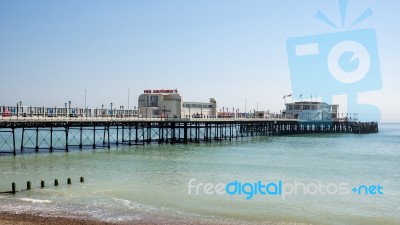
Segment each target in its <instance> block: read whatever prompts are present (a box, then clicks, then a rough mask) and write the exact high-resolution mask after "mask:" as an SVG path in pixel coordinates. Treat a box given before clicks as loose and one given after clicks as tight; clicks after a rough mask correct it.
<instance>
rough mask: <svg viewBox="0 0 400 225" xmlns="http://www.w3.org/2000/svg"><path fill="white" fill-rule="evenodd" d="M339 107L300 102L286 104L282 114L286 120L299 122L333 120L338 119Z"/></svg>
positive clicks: (313, 102) (323, 103)
mask: <svg viewBox="0 0 400 225" xmlns="http://www.w3.org/2000/svg"><path fill="white" fill-rule="evenodd" d="M338 110H339V105H330V104H328V103H325V102H315V101H310V102H307V101H301V102H294V103H286V109H285V110H284V111H283V112H282V113H283V114H284V116H285V117H287V118H295V119H299V120H319V121H325V120H335V119H337V118H338Z"/></svg>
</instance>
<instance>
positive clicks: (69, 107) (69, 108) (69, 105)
mask: <svg viewBox="0 0 400 225" xmlns="http://www.w3.org/2000/svg"><path fill="white" fill-rule="evenodd" d="M68 116H69V117H71V101H68Z"/></svg>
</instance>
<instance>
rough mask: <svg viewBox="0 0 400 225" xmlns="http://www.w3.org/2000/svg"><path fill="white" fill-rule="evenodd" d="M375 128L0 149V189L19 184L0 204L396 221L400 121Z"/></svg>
mask: <svg viewBox="0 0 400 225" xmlns="http://www.w3.org/2000/svg"><path fill="white" fill-rule="evenodd" d="M379 129H380V132H379V133H375V134H301V135H287V136H269V137H254V138H240V139H238V140H232V141H229V140H226V141H218V142H212V143H189V144H175V145H171V144H149V145H138V146H127V145H119V146H111V148H110V149H108V148H104V149H95V150H93V149H91V148H90V149H83V150H79V149H76V150H72V151H70V152H65V151H55V152H53V153H49V152H48V150H40V151H39V153H35V152H29V151H27V152H25V153H23V154H18V155H17V156H15V157H14V156H12V155H10V154H2V155H0V192H8V191H10V190H11V183H12V182H15V184H16V189H17V190H21V191H18V192H17V193H15V194H10V193H2V194H0V211H7V212H13V213H32V214H39V215H43V216H64V217H71V218H85V219H93V220H101V221H108V222H135V221H153V222H154V221H155V222H157V221H158V222H160V223H161V222H162V221H170V222H177V223H189V222H190V223H197V222H198V223H204V224H281V225H286V224H332V225H336V224H363V225H366V224H367V225H368V224H374V225H375V224H393V225H394V224H400V123H380V127H379ZM80 177H83V178H84V182H80ZM68 178H71V182H72V184H70V185H69V184H67V179H68ZM55 179H58V181H59V185H58V186H54V180H55ZM42 180H43V181H45V187H44V188H40V182H41V181H42ZM27 181H30V182H31V183H32V189H31V190H25V189H26V183H27Z"/></svg>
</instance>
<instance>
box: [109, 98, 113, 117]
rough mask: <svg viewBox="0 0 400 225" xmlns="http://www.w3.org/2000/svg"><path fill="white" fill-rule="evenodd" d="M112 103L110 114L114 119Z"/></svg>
mask: <svg viewBox="0 0 400 225" xmlns="http://www.w3.org/2000/svg"><path fill="white" fill-rule="evenodd" d="M112 105H113V104H112V102H111V103H110V108H111V112H110V114H111V118H112V116H113V108H112Z"/></svg>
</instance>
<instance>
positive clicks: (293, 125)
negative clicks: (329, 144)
mask: <svg viewBox="0 0 400 225" xmlns="http://www.w3.org/2000/svg"><path fill="white" fill-rule="evenodd" d="M378 131H379V129H378V123H376V122H371V123H361V122H355V121H347V120H336V121H335V120H332V121H301V120H298V119H290V118H267V119H258V118H162V117H159V118H137V117H126V118H116V117H38V118H33V117H19V118H7V119H3V120H0V154H13V155H16V154H20V153H23V152H54V151H66V152H68V151H70V150H71V149H97V148H110V147H111V146H118V145H129V146H130V145H145V144H150V143H157V144H164V143H168V144H179V143H182V144H188V143H200V142H212V141H223V140H226V141H234V140H240V139H242V138H247V137H254V136H276V135H291V134H303V133H375V132H378Z"/></svg>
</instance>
